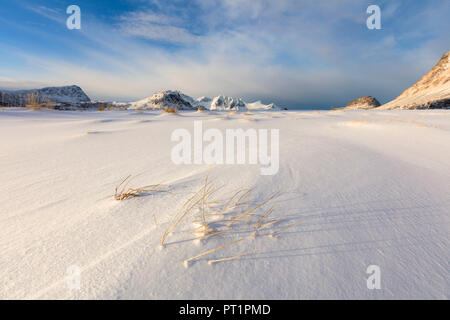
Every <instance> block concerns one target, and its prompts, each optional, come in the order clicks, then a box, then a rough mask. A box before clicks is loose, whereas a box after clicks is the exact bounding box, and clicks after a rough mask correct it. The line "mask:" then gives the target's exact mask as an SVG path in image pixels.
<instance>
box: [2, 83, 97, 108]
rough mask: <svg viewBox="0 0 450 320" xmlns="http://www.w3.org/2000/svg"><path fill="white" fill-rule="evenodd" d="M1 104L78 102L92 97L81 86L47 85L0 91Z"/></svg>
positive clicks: (17, 105)
mask: <svg viewBox="0 0 450 320" xmlns="http://www.w3.org/2000/svg"><path fill="white" fill-rule="evenodd" d="M0 99H1V100H0V104H1V105H3V106H12V107H19V106H24V105H27V104H36V103H38V104H39V103H51V104H61V103H63V104H78V103H90V102H91V99H90V98H89V97H88V96H87V94H86V93H84V91H83V90H82V89H81V88H80V87H79V86H75V85H74V86H63V87H47V88H42V89H31V90H16V91H0Z"/></svg>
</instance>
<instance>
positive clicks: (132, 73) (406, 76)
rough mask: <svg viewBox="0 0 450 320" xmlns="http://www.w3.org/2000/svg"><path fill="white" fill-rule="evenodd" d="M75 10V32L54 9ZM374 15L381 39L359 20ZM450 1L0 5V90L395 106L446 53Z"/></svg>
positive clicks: (138, 0) (79, 0)
mask: <svg viewBox="0 0 450 320" xmlns="http://www.w3.org/2000/svg"><path fill="white" fill-rule="evenodd" d="M71 4H76V5H78V6H79V7H80V8H81V20H82V28H81V30H68V29H67V28H66V19H67V17H68V15H67V14H66V8H67V7H68V6H69V5H71ZM371 4H376V5H379V6H380V7H381V14H382V16H381V19H382V20H381V21H382V29H381V30H369V29H367V27H366V19H367V17H368V16H369V15H368V14H367V13H366V9H367V7H368V6H369V5H371ZM449 9H450V1H441V0H428V1H419V0H403V1H401V0H385V1H381V0H380V1H375V0H373V1H365V0H339V1H332V0H315V1H313V0H278V1H273V0H271V1H269V0H190V1H180V0H101V1H86V0H71V1H63V0H47V1H31V0H30V1H28V0H15V1H1V2H0V39H1V41H0V87H2V88H8V89H13V88H31V87H42V86H47V85H68V84H78V85H80V86H81V87H82V88H83V89H85V91H86V92H87V93H88V94H89V95H90V96H91V98H94V99H106V100H112V99H114V100H120V101H131V100H137V99H141V98H144V97H146V96H149V95H151V94H152V93H154V92H156V91H159V90H164V89H177V90H181V91H183V92H185V93H186V94H189V95H191V96H194V97H197V96H201V95H207V96H216V95H218V94H224V95H231V96H239V97H242V98H244V99H245V100H247V101H253V100H259V99H262V100H263V102H266V103H270V102H275V103H277V104H279V105H283V106H288V107H294V106H298V107H311V108H312V107H329V106H340V105H343V104H346V103H347V102H348V101H349V100H351V99H354V98H357V97H359V96H363V95H373V96H375V97H376V98H378V99H379V100H380V101H381V102H387V101H389V100H390V99H393V98H395V97H396V96H397V95H399V94H400V93H401V92H402V91H403V90H404V89H406V88H407V87H408V86H410V85H411V84H413V83H414V82H416V81H417V80H418V79H419V78H420V77H421V76H422V75H423V74H424V73H425V72H427V71H428V70H429V68H431V67H432V66H433V65H434V64H435V63H436V62H437V61H438V59H439V58H440V57H441V55H442V54H443V53H444V52H446V51H448V50H450V41H449V34H450V32H449V31H450V19H449V18H448V14H449V13H450V10H449Z"/></svg>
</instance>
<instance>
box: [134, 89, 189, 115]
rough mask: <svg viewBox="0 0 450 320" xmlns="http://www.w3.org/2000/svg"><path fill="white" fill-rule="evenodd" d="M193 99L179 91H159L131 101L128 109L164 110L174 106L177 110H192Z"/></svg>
mask: <svg viewBox="0 0 450 320" xmlns="http://www.w3.org/2000/svg"><path fill="white" fill-rule="evenodd" d="M193 102H194V99H192V98H191V97H189V96H187V95H185V94H183V93H181V92H180V91H172V90H167V91H161V92H157V93H155V94H153V95H152V96H150V97H148V98H145V99H142V100H139V101H136V102H132V103H131V107H130V109H141V110H165V109H168V108H175V109H177V110H194V109H195V107H194V106H193V105H192V104H193Z"/></svg>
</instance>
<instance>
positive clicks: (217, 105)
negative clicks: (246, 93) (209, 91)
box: [210, 95, 247, 111]
mask: <svg viewBox="0 0 450 320" xmlns="http://www.w3.org/2000/svg"><path fill="white" fill-rule="evenodd" d="M246 109H247V106H246V104H245V102H244V101H243V100H242V99H240V98H233V97H225V96H222V95H220V96H217V97H215V98H214V99H213V101H212V102H211V107H210V110H234V111H245V110H246Z"/></svg>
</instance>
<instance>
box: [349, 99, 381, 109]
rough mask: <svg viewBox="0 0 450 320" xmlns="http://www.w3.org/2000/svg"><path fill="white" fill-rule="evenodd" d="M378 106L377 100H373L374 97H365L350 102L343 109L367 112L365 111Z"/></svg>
mask: <svg viewBox="0 0 450 320" xmlns="http://www.w3.org/2000/svg"><path fill="white" fill-rule="evenodd" d="M380 105H381V104H380V102H379V101H378V100H377V99H375V98H374V97H371V96H365V97H362V98H358V99H355V100H352V101H350V102H349V104H347V106H346V107H345V108H344V109H352V110H356V109H363V110H367V109H373V108H377V107H379V106H380Z"/></svg>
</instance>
